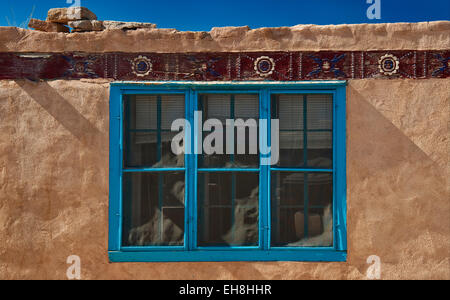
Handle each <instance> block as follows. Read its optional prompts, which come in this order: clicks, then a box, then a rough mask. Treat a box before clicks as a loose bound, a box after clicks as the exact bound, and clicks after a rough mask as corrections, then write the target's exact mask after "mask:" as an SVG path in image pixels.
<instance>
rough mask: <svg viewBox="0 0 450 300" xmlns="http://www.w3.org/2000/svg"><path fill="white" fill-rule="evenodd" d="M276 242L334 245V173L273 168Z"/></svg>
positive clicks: (273, 235)
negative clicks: (278, 170) (279, 170)
mask: <svg viewBox="0 0 450 300" xmlns="http://www.w3.org/2000/svg"><path fill="white" fill-rule="evenodd" d="M271 180H272V201H271V202H272V205H271V207H272V208H271V216H272V238H271V241H272V246H274V247H283V246H289V247H328V246H332V245H333V212H332V207H333V175H332V174H328V173H300V172H296V173H294V172H272V179H271Z"/></svg>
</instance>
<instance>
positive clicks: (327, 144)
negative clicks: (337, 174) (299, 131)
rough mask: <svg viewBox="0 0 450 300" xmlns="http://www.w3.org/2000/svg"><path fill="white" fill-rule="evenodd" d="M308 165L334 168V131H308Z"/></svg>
mask: <svg viewBox="0 0 450 300" xmlns="http://www.w3.org/2000/svg"><path fill="white" fill-rule="evenodd" d="M308 166H309V167H318V168H323V169H332V168H333V133H332V132H308Z"/></svg>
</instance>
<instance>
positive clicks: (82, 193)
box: [0, 22, 450, 279]
mask: <svg viewBox="0 0 450 300" xmlns="http://www.w3.org/2000/svg"><path fill="white" fill-rule="evenodd" d="M449 45H450V22H430V23H417V24H405V23H399V24H372V25H367V24H361V25H340V26H310V25H300V26H295V27H291V28H287V27H286V28H262V29H255V30H250V29H248V28H246V27H239V28H216V29H213V30H212V31H211V32H178V31H176V30H172V29H145V30H136V31H127V32H123V31H121V30H111V31H104V32H101V33H83V34H63V33H41V32H34V31H30V30H22V29H17V28H0V52H64V51H83V52H110V51H117V52H205V51H217V52H220V51H265V50H268V51H276V50H283V51H315V50H336V51H338V50H355V51H364V50H382V49H387V50H403V49H408V50H414V49H416V50H428V49H430V50H441V49H443V50H448V49H449ZM347 96H348V99H347V114H348V117H347V118H348V120H347V127H348V132H347V136H348V141H347V160H348V162H347V163H348V170H347V173H348V199H347V202H348V220H347V223H348V237H349V244H348V246H349V250H348V261H347V262H345V263H293V262H264V263H261V262H252V263H249V262H232V263H121V264H116V263H115V264H111V263H109V262H108V256H107V248H108V247H107V239H108V232H107V230H108V189H109V188H108V155H109V143H108V134H109V133H108V132H109V119H108V118H109V116H108V115H109V81H105V80H72V81H67V80H66V81H65V80H57V81H48V82H39V83H35V82H30V81H27V80H15V81H14V80H2V81H0V279H66V270H67V267H68V265H67V264H66V259H67V257H68V256H70V255H78V256H80V258H81V268H82V278H83V279H364V278H365V274H366V271H367V268H368V264H367V263H366V259H367V258H368V257H369V256H371V255H378V256H379V257H380V258H381V261H382V274H381V276H382V278H383V279H450V193H449V188H450V185H449V183H450V182H449V179H448V178H450V168H449V167H450V165H449V159H450V152H449V151H450V136H449V135H450V133H449V126H450V79H426V80H400V79H399V80H381V79H375V80H350V81H349V85H348V88H347Z"/></svg>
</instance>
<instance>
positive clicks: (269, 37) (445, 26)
mask: <svg viewBox="0 0 450 300" xmlns="http://www.w3.org/2000/svg"><path fill="white" fill-rule="evenodd" d="M449 45H450V22H449V21H436V22H421V23H390V24H357V25H337V26H317V25H297V26H293V27H279V28H259V29H250V28H248V27H219V28H213V29H211V31H209V32H205V31H202V32H191V31H185V32H181V31H177V30H175V29H139V30H133V31H122V30H106V31H103V32H89V33H73V34H64V33H48V32H37V31H32V30H25V29H19V28H15V27H0V52H72V51H83V52H170V53H177V52H178V53H179V52H221V51H223V52H228V51H316V50H336V51H337V50H342V51H344V50H346V51H363V50H413V49H415V50H441V49H444V50H447V49H448V48H449Z"/></svg>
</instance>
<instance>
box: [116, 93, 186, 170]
mask: <svg viewBox="0 0 450 300" xmlns="http://www.w3.org/2000/svg"><path fill="white" fill-rule="evenodd" d="M184 110H185V100H184V95H136V96H128V97H127V98H126V99H125V105H124V115H125V122H124V137H125V138H124V145H125V149H124V152H125V153H124V154H125V157H124V162H125V167H152V168H164V167H184V155H179V156H176V155H174V154H173V152H172V150H171V149H172V148H171V145H172V139H173V137H174V136H175V135H176V134H178V132H172V131H171V127H172V122H173V121H175V120H177V119H184V115H185V111H184Z"/></svg>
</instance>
